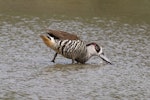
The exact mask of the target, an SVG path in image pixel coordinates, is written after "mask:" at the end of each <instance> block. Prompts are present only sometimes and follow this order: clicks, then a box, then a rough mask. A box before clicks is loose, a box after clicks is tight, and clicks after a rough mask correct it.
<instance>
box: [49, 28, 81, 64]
mask: <svg viewBox="0 0 150 100" xmlns="http://www.w3.org/2000/svg"><path fill="white" fill-rule="evenodd" d="M47 34H48V35H50V36H52V37H54V39H59V40H65V39H69V40H79V39H80V38H79V37H78V36H77V35H75V34H71V33H68V32H64V31H59V30H51V29H49V30H48V31H47ZM56 57H57V53H55V55H54V57H53V59H52V62H55V59H56Z"/></svg>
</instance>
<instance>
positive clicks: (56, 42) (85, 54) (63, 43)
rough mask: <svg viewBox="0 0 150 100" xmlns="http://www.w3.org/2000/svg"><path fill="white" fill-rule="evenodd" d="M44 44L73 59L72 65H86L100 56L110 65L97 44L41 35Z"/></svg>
mask: <svg viewBox="0 0 150 100" xmlns="http://www.w3.org/2000/svg"><path fill="white" fill-rule="evenodd" d="M41 38H42V39H43V41H44V43H45V44H46V45H47V46H48V47H50V48H51V49H53V50H54V51H56V53H58V54H61V55H63V56H64V57H66V58H70V59H72V63H74V61H77V62H78V63H85V62H86V61H87V60H88V59H89V58H91V57H92V56H99V57H101V58H102V59H103V60H105V61H106V62H108V63H110V64H111V62H110V61H109V59H108V58H106V57H105V56H103V52H102V47H100V46H98V45H97V44H96V43H90V44H85V43H84V42H83V41H81V40H60V39H55V38H54V37H52V36H50V35H49V34H47V35H41Z"/></svg>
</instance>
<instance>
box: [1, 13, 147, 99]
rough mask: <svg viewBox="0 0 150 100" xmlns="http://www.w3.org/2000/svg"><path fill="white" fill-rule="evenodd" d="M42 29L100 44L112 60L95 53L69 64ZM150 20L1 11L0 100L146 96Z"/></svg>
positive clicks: (144, 97) (140, 97)
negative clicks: (47, 41) (103, 59)
mask: <svg viewBox="0 0 150 100" xmlns="http://www.w3.org/2000/svg"><path fill="white" fill-rule="evenodd" d="M46 28H50V29H58V30H63V31H67V32H71V33H76V34H77V35H79V36H81V39H82V40H84V41H86V42H91V41H94V42H97V43H98V44H100V45H102V46H103V47H104V51H105V54H106V56H108V57H109V58H110V59H111V60H112V62H113V63H114V65H109V64H105V63H101V60H100V59H99V58H97V57H93V58H91V59H90V60H89V61H88V62H87V64H85V65H80V64H73V65H72V64H70V63H71V62H69V60H68V59H67V60H66V59H65V58H64V57H62V56H58V58H57V60H56V64H54V63H52V62H50V60H51V57H53V54H54V52H53V51H52V50H50V49H49V48H47V47H46V46H45V45H44V44H43V42H42V40H41V39H40V37H39V34H41V33H43V32H45V29H46ZM149 29H150V25H149V24H128V23H121V22H120V21H119V20H108V19H102V18H99V17H94V18H93V19H90V20H86V19H85V20H84V19H80V18H75V19H71V20H63V18H62V19H55V18H48V19H40V18H39V17H36V18H35V17H21V16H9V15H0V55H1V57H0V89H1V91H0V99H21V100H22V99H23V100H27V99H29V100H38V99H40V100H42V99H48V100H49V99H52V100H57V99H64V100H67V99H79V100H84V99H87V98H88V99H90V100H92V99H97V100H99V99H102V100H112V99H114V100H116V99H131V100H133V99H149V94H150V91H149V90H150V87H149V86H150V85H149V80H150V79H149V78H150V74H149V73H150V70H149V66H150V64H149V59H150V58H149V57H150V56H149V49H150V41H149V40H150V39H149Z"/></svg>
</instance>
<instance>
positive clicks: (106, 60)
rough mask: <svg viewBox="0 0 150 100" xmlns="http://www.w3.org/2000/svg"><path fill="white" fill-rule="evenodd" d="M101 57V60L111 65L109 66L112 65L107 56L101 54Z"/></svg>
mask: <svg viewBox="0 0 150 100" xmlns="http://www.w3.org/2000/svg"><path fill="white" fill-rule="evenodd" d="M99 57H100V58H101V59H103V60H104V61H105V62H107V63H109V64H111V65H112V63H111V61H110V60H109V59H108V58H107V57H106V56H105V55H103V54H100V55H99Z"/></svg>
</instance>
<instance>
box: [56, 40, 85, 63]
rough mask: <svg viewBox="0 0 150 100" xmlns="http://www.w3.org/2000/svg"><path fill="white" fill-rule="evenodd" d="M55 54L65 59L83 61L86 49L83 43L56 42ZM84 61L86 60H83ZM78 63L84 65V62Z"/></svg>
mask: <svg viewBox="0 0 150 100" xmlns="http://www.w3.org/2000/svg"><path fill="white" fill-rule="evenodd" d="M55 42H56V50H57V53H59V54H61V55H63V56H64V57H66V58H70V59H73V60H76V59H81V58H82V59H85V57H86V55H87V48H86V45H85V44H84V42H82V41H80V40H56V39H55ZM85 60H86V59H85ZM78 62H80V63H84V60H79V61H78Z"/></svg>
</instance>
